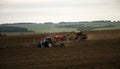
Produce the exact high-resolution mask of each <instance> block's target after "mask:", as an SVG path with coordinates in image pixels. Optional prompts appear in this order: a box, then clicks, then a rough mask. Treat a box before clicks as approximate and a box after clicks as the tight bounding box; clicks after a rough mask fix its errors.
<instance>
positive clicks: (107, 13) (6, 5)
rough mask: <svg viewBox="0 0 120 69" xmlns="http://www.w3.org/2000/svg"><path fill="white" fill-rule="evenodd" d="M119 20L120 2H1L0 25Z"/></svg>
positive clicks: (83, 0)
mask: <svg viewBox="0 0 120 69" xmlns="http://www.w3.org/2000/svg"><path fill="white" fill-rule="evenodd" d="M93 20H120V0H0V23H15V22H36V23H43V22H54V23H57V22H73V21H75V22H77V21H93Z"/></svg>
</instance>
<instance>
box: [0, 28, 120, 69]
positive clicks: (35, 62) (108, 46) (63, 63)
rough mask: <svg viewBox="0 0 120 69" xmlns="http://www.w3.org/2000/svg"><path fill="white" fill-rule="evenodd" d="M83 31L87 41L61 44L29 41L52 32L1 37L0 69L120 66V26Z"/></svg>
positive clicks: (107, 68) (106, 68)
mask: <svg viewBox="0 0 120 69" xmlns="http://www.w3.org/2000/svg"><path fill="white" fill-rule="evenodd" d="M85 33H87V34H88V40H87V41H73V42H72V41H71V42H69V43H68V45H69V47H64V48H60V47H59V48H37V46H36V45H32V44H31V43H37V42H38V41H39V40H40V39H42V38H44V37H45V36H53V35H54V34H53V33H52V34H30V35H21V36H6V37H1V38H0V69H120V54H119V53H120V30H106V31H102V30H101V31H86V32H85ZM64 34H66V35H69V34H70V33H64Z"/></svg>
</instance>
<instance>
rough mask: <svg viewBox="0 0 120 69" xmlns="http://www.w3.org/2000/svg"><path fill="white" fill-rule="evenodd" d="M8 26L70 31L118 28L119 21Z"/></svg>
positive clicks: (38, 30)
mask: <svg viewBox="0 0 120 69" xmlns="http://www.w3.org/2000/svg"><path fill="white" fill-rule="evenodd" d="M8 26H15V27H16V26H17V27H24V28H27V29H28V30H30V31H34V32H45V33H46V32H71V31H77V30H78V29H79V30H111V29H120V22H110V23H107V22H101V23H96V22H91V23H74V22H73V23H64V24H15V25H14V24H13V25H8Z"/></svg>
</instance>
